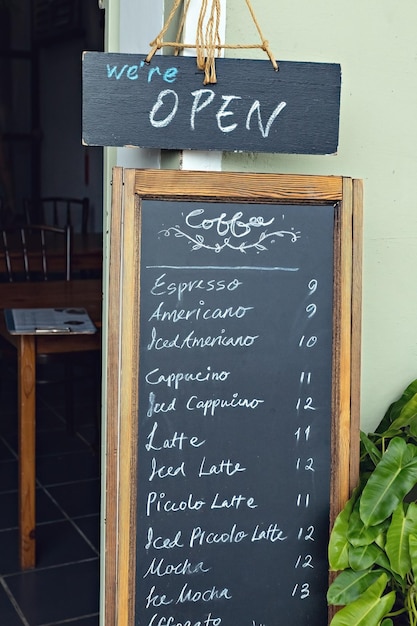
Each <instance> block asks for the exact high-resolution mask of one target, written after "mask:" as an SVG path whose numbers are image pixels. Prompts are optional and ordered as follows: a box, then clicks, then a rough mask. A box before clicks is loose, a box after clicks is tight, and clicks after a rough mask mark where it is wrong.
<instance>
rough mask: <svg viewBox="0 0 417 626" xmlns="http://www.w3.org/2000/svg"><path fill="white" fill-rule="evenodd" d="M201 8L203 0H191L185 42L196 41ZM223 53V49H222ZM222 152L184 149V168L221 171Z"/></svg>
mask: <svg viewBox="0 0 417 626" xmlns="http://www.w3.org/2000/svg"><path fill="white" fill-rule="evenodd" d="M226 1H227V0H220V38H221V41H222V42H223V43H224V40H225V34H226ZM200 9H201V0H191V2H190V5H189V8H188V12H187V19H186V21H185V25H184V36H183V39H184V42H185V43H195V40H196V32H197V23H198V16H199V14H200ZM195 55H196V52H195V50H194V49H188V50H184V56H195ZM221 56H224V55H223V50H222V51H221ZM222 154H223V153H222V152H215V151H211V152H203V151H199V150H184V151H183V152H182V156H181V159H180V162H181V169H183V170H205V171H219V170H221V168H222V167H221V166H222Z"/></svg>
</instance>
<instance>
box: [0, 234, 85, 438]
mask: <svg viewBox="0 0 417 626" xmlns="http://www.w3.org/2000/svg"><path fill="white" fill-rule="evenodd" d="M59 237H61V239H62V240H61V245H57V238H59ZM51 250H52V251H53V256H52V257H50V256H49V252H50V251H51ZM58 250H59V251H60V258H59V256H58V253H57V251H58ZM0 275H1V276H2V277H3V280H7V281H9V282H19V281H28V280H30V281H46V280H65V281H69V280H70V279H71V228H70V226H68V225H67V226H65V227H63V228H59V227H54V226H45V225H32V226H16V227H7V228H2V227H0ZM0 306H1V304H0ZM68 339H69V341H70V338H68ZM0 353H1V355H2V357H3V360H8V361H9V360H10V359H11V358H12V359H13V362H15V358H16V354H15V351H14V350H11V349H10V346H9V344H8V343H7V342H6V341H4V342H2V343H1V344H0ZM89 356H91V357H92V361H93V362H92V363H88V365H87V363H85V365H86V366H87V373H86V372H83V377H85V376H86V375H90V374H91V370H92V369H93V368H94V373H95V370H96V367H95V366H96V363H95V360H96V356H97V355H96V354H94V355H93V354H91V355H89V354H88V353H86V352H83V360H84V359H88V358H89ZM75 359H76V360H77V361H78V362H79V353H76V352H66V353H62V354H60V353H56V354H42V353H38V354H37V361H36V365H37V368H38V366H39V367H41V366H42V369H43V371H42V372H40V374H39V375H37V376H36V382H37V384H40V385H45V384H47V383H54V384H56V383H63V385H64V390H65V391H64V394H65V395H64V398H65V419H66V423H67V430H68V432H69V433H71V434H73V433H74V431H75V424H74V386H73V382H74V380H75V375H74V372H75V367H74V366H75V365H76V363H75ZM90 360H91V359H90ZM83 365H84V364H83ZM4 371H5V368H4V367H3V368H2V374H4ZM45 372H46V375H44V374H45ZM56 372H58V374H59V373H60V372H62V375H61V376H56V375H55V374H56Z"/></svg>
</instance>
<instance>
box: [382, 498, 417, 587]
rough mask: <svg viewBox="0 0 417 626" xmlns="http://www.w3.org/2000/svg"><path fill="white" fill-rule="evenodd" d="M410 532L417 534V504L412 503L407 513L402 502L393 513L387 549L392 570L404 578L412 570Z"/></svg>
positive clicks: (388, 531) (388, 532)
mask: <svg viewBox="0 0 417 626" xmlns="http://www.w3.org/2000/svg"><path fill="white" fill-rule="evenodd" d="M410 534H417V504H415V503H412V504H410V506H409V507H408V510H407V513H405V511H404V505H403V504H402V503H400V504H399V505H398V506H397V508H396V509H395V511H394V513H393V514H392V520H391V524H390V526H389V528H388V530H387V542H386V544H385V551H386V553H387V555H388V558H389V560H390V564H391V568H392V570H393V571H394V572H397V574H400V576H402V578H405V576H406V574H407V572H409V571H410V570H411V558H410V549H409V537H410Z"/></svg>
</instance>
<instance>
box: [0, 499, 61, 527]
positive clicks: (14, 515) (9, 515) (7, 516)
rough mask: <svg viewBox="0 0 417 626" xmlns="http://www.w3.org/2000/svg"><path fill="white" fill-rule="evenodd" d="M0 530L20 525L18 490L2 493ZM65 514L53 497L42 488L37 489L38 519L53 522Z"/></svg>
mask: <svg viewBox="0 0 417 626" xmlns="http://www.w3.org/2000/svg"><path fill="white" fill-rule="evenodd" d="M0 511H1V514H0V530H4V529H7V528H15V527H17V525H18V498H17V491H12V492H8V493H0ZM63 517H64V516H63V514H62V513H61V511H60V510H59V508H58V507H57V506H56V505H55V504H54V502H53V501H52V500H51V498H49V497H48V495H47V494H46V493H45V492H44V491H43V490H42V489H37V490H36V521H37V522H38V523H40V522H52V521H55V520H59V519H62V518H63Z"/></svg>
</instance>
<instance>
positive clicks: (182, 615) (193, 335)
mask: <svg viewBox="0 0 417 626" xmlns="http://www.w3.org/2000/svg"><path fill="white" fill-rule="evenodd" d="M165 174H166V173H163V172H159V174H157V173H150V172H146V171H143V172H140V171H138V172H137V173H136V174H135V175H134V178H136V177H138V178H139V180H142V179H144V181H145V184H146V179H147V177H149V176H151V177H152V185H154V184H155V183H156V184H157V183H158V181H157V179H160V182H159V184H160V185H161V189H164V190H165V192H164V193H162V194H160V195H159V197H158V194H157V193H156V194H155V193H154V190H153V187H152V189H150V190H149V193H146V194H141V193H139V194H138V193H133V196H134V197H133V198H132V200H133V201H132V202H131V203H130V204H129V201H127V202H126V198H125V202H124V216H123V217H124V220H123V224H124V226H123V225H119V226H118V228H119V231H118V232H119V233H122V234H123V242H124V245H125V246H126V244H127V247H126V248H124V249H123V250H121V257H120V258H121V260H120V266H119V270H120V273H119V276H120V277H121V282H119V289H120V292H119V293H120V295H121V303H122V307H121V308H122V312H121V314H120V315H119V316H117V315H115V316H116V317H118V320H119V322H122V326H121V327H122V328H123V319H124V318H125V316H126V318H125V319H126V322H127V324H128V326H129V327H130V332H131V334H129V339H128V340H127V337H125V338H124V340H123V337H122V338H121V344H120V345H121V356H120V357H119V358H120V363H119V365H121V378H122V379H123V377H124V376H125V378H127V376H126V375H124V369H126V367H129V364H130V369H131V371H132V374H134V378H133V380H134V382H132V383H131V384H130V385H129V387H128V389H130V390H131V400H130V403H129V401H128V400H127V398H126V395H125V387H124V386H123V380H121V381H120V382H121V391H120V394H119V396H120V411H121V413H120V416H119V417H120V418H121V420H123V412H124V410H125V408H127V407H129V408H128V413H129V416H128V419H127V423H124V422H119V423H120V424H121V426H120V430H119V437H120V439H119V444H120V448H121V449H120V450H119V453H118V467H119V475H120V482H119V484H116V485H115V490H116V494H115V495H116V499H117V498H118V501H119V508H118V510H117V525H116V524H115V527H116V526H118V527H119V529H120V530H119V531H118V532H119V533H120V532H121V533H122V535H120V536H119V540H121V541H122V542H123V545H124V546H125V547H124V548H123V547H121V548H120V546H119V548H118V549H119V558H118V559H117V560H118V563H119V564H118V567H117V569H116V576H117V577H118V580H119V589H120V584H121V583H122V582H123V584H126V585H127V588H128V591H127V595H126V606H125V607H124V606H123V600H122V597H123V592H122V593H116V594H114V598H113V600H114V603H115V606H116V608H117V610H116V615H117V621H116V622H115V623H116V624H118V625H119V624H120V625H121V624H129V625H130V624H131V625H132V626H133V625H135V626H142V625H144V626H174V625H175V626H179V625H180V626H197V625H198V626H203V625H204V626H235V624H239V625H242V626H243V625H245V624H247V625H248V626H261V625H263V626H278V625H279V624H286V625H289V626H291V625H294V626H298V625H299V624H303V623H309V624H312V625H313V626H319V625H320V626H322V625H323V624H325V623H326V622H327V619H328V609H327V604H326V590H327V587H328V564H327V541H328V536H329V525H330V523H331V519H332V518H334V515H335V514H336V508H338V507H340V505H341V501H342V499H343V498H344V497H345V496H346V495H347V494H348V492H349V488H350V481H351V479H352V477H351V475H350V468H349V466H347V467H345V468H341V467H340V464H341V463H343V462H344V458H343V454H342V455H341V456H340V457H339V456H338V457H336V458H334V454H335V450H337V441H336V437H337V433H339V435H340V433H341V431H342V428H343V429H345V431H346V432H347V433H348V434H349V436H350V437H353V435H352V428H351V426H352V424H351V421H350V422H349V424H347V425H341V424H337V423H336V421H337V413H338V410H337V404H338V403H340V402H341V401H342V399H341V394H338V392H337V386H338V383H337V380H336V377H339V376H344V373H343V372H342V370H341V369H340V367H339V365H338V364H337V357H338V353H340V348H341V346H340V345H337V344H338V342H339V341H340V335H341V333H340V332H339V330H338V325H339V322H338V320H337V316H338V312H339V313H340V311H338V309H339V304H338V301H339V299H340V296H341V287H342V285H341V281H340V278H341V276H336V273H337V271H339V272H340V268H341V264H340V260H341V259H340V252H341V246H340V245H339V244H340V243H341V242H342V240H343V238H339V234H338V231H339V230H340V225H341V224H342V223H343V215H342V213H343V210H344V209H345V207H344V204H343V198H341V199H338V200H337V201H334V200H333V199H330V198H329V199H328V200H327V201H326V200H322V201H320V202H317V198H316V197H313V198H312V199H311V201H310V202H306V199H305V198H304V197H300V198H299V199H298V202H295V201H288V200H287V201H278V200H275V199H274V198H273V197H271V198H270V199H269V201H267V202H265V200H260V199H259V198H253V199H252V200H250V198H248V196H247V194H245V183H246V180H245V175H238V178H239V179H241V180H240V182H241V183H242V191H241V192H240V193H239V194H237V196H235V197H233V195H232V194H231V193H230V189H229V188H228V185H227V177H228V176H230V175H224V177H223V176H222V175H220V174H216V175H214V176H215V177H216V179H218V180H219V181H220V183H221V186H222V187H223V189H224V190H225V191H224V197H223V198H222V197H221V195H222V194H221V193H220V197H219V193H218V188H217V191H216V193H215V194H213V195H212V196H208V195H206V194H205V193H202V190H201V186H200V185H199V186H196V187H195V188H194V187H193V188H191V190H189V192H188V193H189V195H188V197H183V198H182V197H178V196H177V193H175V192H173V193H172V194H171V195H169V194H168V195H167V187H169V181H170V180H171V178H172V172H171V173H170V174H168V182H167V180H166V175H165ZM183 174H185V177H184V176H182V175H183ZM177 175H178V177H179V178H180V179H181V178H185V182H187V181H188V180H189V177H188V173H185V172H177ZM208 176H212V175H211V174H206V175H205V177H204V178H207V177H208ZM154 178H155V179H154ZM261 178H262V177H261ZM272 179H274V177H272ZM196 180H197V177H196ZM178 182H181V181H178ZM272 182H273V180H272ZM306 182H307V181H306ZM125 185H126V179H125ZM190 191H191V193H190ZM226 191H227V197H226ZM247 191H248V190H247ZM310 193H311V191H310ZM161 195H162V197H161ZM272 195H273V194H271V196H272ZM301 195H302V194H301ZM239 196H240V197H239ZM248 200H250V201H248ZM126 211H132V215H131V216H130V217H128V216H127V213H126ZM126 218H127V220H126ZM129 223H130V226H129V230H127V228H128V224H129ZM350 223H352V221H351V220H350ZM135 233H136V234H135ZM129 239H131V245H130V243H128V242H129ZM352 250H353V247H352V248H351V252H352ZM126 252H127V255H126ZM124 256H125V259H124V260H123V257H124ZM127 262H129V267H127V266H126V263H127ZM121 270H123V271H121ZM126 272H127V274H128V275H127V276H126ZM113 278H115V277H113ZM126 281H130V290H129V294H128V295H127V294H124V293H123V292H124V290H126V289H127V287H128V285H127V284H126ZM349 283H350V286H352V283H351V281H349ZM129 303H130V304H129ZM129 306H130V308H131V309H132V308H133V310H130V311H128V309H127V308H126V307H129ZM110 317H111V315H110ZM121 334H123V331H122V333H121ZM126 340H127V344H126ZM349 350H350V353H351V350H352V347H351V346H350V348H349ZM351 355H352V353H351ZM124 365H125V368H124ZM351 376H352V373H351V371H349V373H348V377H349V379H350V378H351ZM128 389H126V391H128ZM124 407H125V408H124ZM110 432H111V428H110ZM113 443H114V442H113ZM123 443H125V444H126V445H127V447H126V449H123ZM345 443H346V442H345ZM350 460H351V459H349V456H348V457H347V459H346V461H347V465H348V464H349V462H350ZM337 465H339V467H338V468H336V466H337ZM124 478H128V481H127V482H126V484H124V483H123V480H124ZM337 481H338V482H339V484H338V485H337V484H336V482H337ZM335 494H337V495H336V496H335ZM333 500H335V501H333ZM126 505H127V507H126ZM335 506H336V508H335ZM109 507H110V509H109V513H110V517H111V515H112V507H113V505H112V504H111V503H110V504H109ZM125 507H126V508H125ZM123 516H126V519H124V517H123ZM113 517H115V513H113ZM123 528H124V530H122V529H123ZM112 540H113V541H114V542H115V546H117V544H118V543H119V541H117V532H116V535H115V536H114V537H111V536H110V537H109V541H110V542H111V541H112ZM126 542H127V543H126ZM116 549H117V548H116ZM120 550H121V551H120ZM123 550H126V554H124V555H123ZM121 557H123V558H122V560H121ZM109 593H110V592H109ZM110 595H111V594H110ZM110 623H111V622H110Z"/></svg>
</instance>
